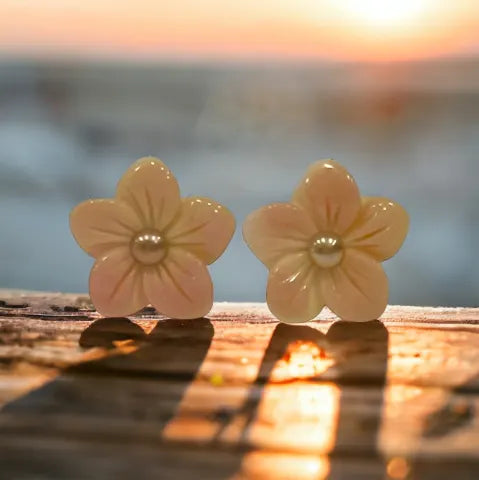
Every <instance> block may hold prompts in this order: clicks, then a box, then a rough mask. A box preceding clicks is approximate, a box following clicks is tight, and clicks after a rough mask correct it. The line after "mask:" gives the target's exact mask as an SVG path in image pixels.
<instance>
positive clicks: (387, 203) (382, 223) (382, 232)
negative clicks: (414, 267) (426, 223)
mask: <svg viewBox="0 0 479 480" xmlns="http://www.w3.org/2000/svg"><path fill="white" fill-rule="evenodd" d="M408 230H409V215H408V214H407V212H406V210H404V208H403V207H401V205H399V204H397V203H395V202H392V201H391V200H389V199H387V198H380V197H366V198H363V206H362V208H361V212H360V213H359V217H358V218H357V220H356V221H355V222H354V224H353V226H352V227H351V228H350V230H349V231H348V232H347V234H345V236H344V238H343V240H344V242H345V244H346V246H347V247H354V248H359V249H361V250H362V251H364V252H367V253H369V254H370V255H372V256H373V257H374V258H375V259H376V260H379V261H383V260H387V259H388V258H391V257H392V256H393V255H394V254H395V253H396V252H397V251H398V250H399V248H401V245H402V244H403V242H404V240H405V239H406V235H407V232H408Z"/></svg>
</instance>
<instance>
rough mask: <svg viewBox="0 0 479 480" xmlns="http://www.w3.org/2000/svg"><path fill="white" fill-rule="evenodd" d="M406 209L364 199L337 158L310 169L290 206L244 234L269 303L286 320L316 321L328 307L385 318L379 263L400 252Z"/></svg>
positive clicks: (277, 207)
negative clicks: (265, 273)
mask: <svg viewBox="0 0 479 480" xmlns="http://www.w3.org/2000/svg"><path fill="white" fill-rule="evenodd" d="M408 229H409V217H408V214H407V212H406V211H405V210H404V208H402V207H401V206H400V205H398V204H397V203H395V202H393V201H391V200H389V199H387V198H381V197H362V198H361V197H360V194H359V190H358V187H357V186H356V182H355V181H354V179H353V178H352V177H351V175H350V174H349V173H348V172H347V171H346V170H345V169H344V168H343V167H342V166H341V165H339V164H338V163H336V162H335V161H333V160H325V161H319V162H317V163H314V164H313V165H311V167H310V168H309V170H308V171H307V173H306V176H305V177H304V179H303V180H302V181H301V183H300V184H299V186H298V188H297V189H296V190H295V192H294V194H293V197H292V199H291V203H276V204H272V205H268V206H265V207H263V208H260V209H259V210H256V211H255V212H253V213H251V214H250V215H249V216H248V218H247V219H246V221H245V223H244V226H243V236H244V239H245V241H246V243H247V244H248V246H249V247H250V249H251V250H252V251H253V253H254V254H255V255H256V256H257V257H258V258H259V259H260V260H261V261H262V262H263V263H264V264H265V265H266V267H267V268H268V269H269V278H268V286H267V290H266V300H267V303H268V306H269V308H270V310H271V312H272V313H273V314H274V315H275V316H276V317H277V318H278V319H279V320H281V321H283V322H286V323H300V322H306V321H308V320H312V319H313V318H314V317H316V316H317V315H318V314H319V313H320V311H321V310H322V309H323V307H324V306H328V307H329V308H330V309H331V310H332V311H333V312H334V313H335V314H336V315H338V316H339V317H340V318H343V319H345V320H351V321H368V320H373V319H376V318H378V317H380V316H381V315H382V314H383V313H384V311H385V309H386V307H387V302H388V279H387V277H386V274H385V273H384V270H383V268H382V266H381V262H382V261H384V260H387V259H388V258H390V257H392V256H393V255H394V254H395V253H396V252H397V251H398V250H399V248H400V247H401V245H402V243H403V242H404V240H405V238H406V235H407V232H408Z"/></svg>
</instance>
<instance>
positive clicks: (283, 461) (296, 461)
mask: <svg viewBox="0 0 479 480" xmlns="http://www.w3.org/2000/svg"><path fill="white" fill-rule="evenodd" d="M329 470H330V464H329V459H328V458H327V457H325V456H321V457H316V456H312V455H311V456H309V455H293V454H286V453H267V452H252V453H249V454H247V455H245V457H244V459H243V462H242V466H241V471H240V472H239V473H238V474H237V475H234V476H233V477H232V478H231V480H239V479H245V478H258V479H259V478H272V477H271V472H274V478H275V479H278V480H283V479H294V480H324V479H326V478H327V477H328V475H329Z"/></svg>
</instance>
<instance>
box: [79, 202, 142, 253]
mask: <svg viewBox="0 0 479 480" xmlns="http://www.w3.org/2000/svg"><path fill="white" fill-rule="evenodd" d="M139 226H141V225H140V224H139V222H138V218H137V217H136V215H135V213H134V212H133V210H131V209H130V207H128V205H126V204H122V203H120V202H115V201H114V200H110V199H98V200H88V201H86V202H83V203H80V205H78V206H76V207H75V208H74V209H73V210H72V212H71V214H70V228H71V231H72V233H73V236H74V237H75V240H76V241H77V242H78V244H79V245H80V247H81V248H83V250H85V251H86V252H87V253H88V254H89V255H91V256H92V257H95V258H98V257H100V256H102V255H105V254H106V253H107V252H108V251H109V250H111V249H112V248H115V247H117V246H119V245H122V244H126V243H128V242H129V241H130V239H131V236H132V235H133V233H134V232H135V230H136V229H137V228H139Z"/></svg>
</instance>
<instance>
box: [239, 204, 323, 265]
mask: <svg viewBox="0 0 479 480" xmlns="http://www.w3.org/2000/svg"><path fill="white" fill-rule="evenodd" d="M315 233H316V228H315V226H314V223H313V222H312V220H311V219H310V218H309V216H308V215H307V214H306V212H305V211H304V210H303V209H302V208H300V207H298V206H296V205H293V204H291V203H274V204H272V205H267V206H265V207H262V208H260V209H258V210H256V211H254V212H253V213H251V214H250V215H248V217H247V218H246V220H245V222H244V224H243V237H244V239H245V242H246V243H247V245H248V247H249V248H250V249H251V250H252V251H253V253H254V254H255V255H256V256H257V257H258V258H259V259H260V260H261V261H262V262H263V263H264V264H265V265H266V266H267V267H268V268H272V267H273V266H274V265H275V264H276V263H277V262H278V260H279V259H280V258H282V257H283V256H284V255H286V254H288V253H293V252H299V251H304V250H306V249H307V248H308V246H309V242H310V241H311V239H312V238H313V236H314V235H315Z"/></svg>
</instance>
